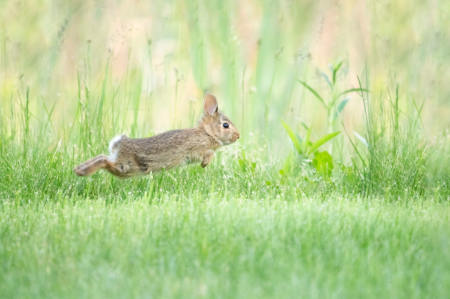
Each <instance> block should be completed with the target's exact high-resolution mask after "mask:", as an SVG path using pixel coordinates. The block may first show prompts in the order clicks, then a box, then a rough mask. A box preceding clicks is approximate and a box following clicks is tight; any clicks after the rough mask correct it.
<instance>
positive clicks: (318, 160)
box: [313, 151, 334, 178]
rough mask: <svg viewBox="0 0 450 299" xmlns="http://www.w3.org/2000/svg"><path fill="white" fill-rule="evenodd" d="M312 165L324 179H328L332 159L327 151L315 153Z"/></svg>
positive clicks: (331, 167) (332, 166)
mask: <svg viewBox="0 0 450 299" xmlns="http://www.w3.org/2000/svg"><path fill="white" fill-rule="evenodd" d="M313 165H314V167H315V168H316V170H317V172H319V173H320V174H321V175H322V176H323V177H324V178H329V177H330V176H331V171H332V170H333V168H334V165H333V158H332V157H331V155H330V154H329V153H328V152H327V151H323V152H320V153H315V154H314V159H313Z"/></svg>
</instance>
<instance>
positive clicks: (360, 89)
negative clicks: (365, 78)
mask: <svg viewBox="0 0 450 299" xmlns="http://www.w3.org/2000/svg"><path fill="white" fill-rule="evenodd" d="M358 91H360V92H361V93H362V92H363V91H365V92H369V90H368V89H366V88H351V89H347V90H345V91H343V92H341V93H340V94H338V95H337V97H336V98H339V97H340V96H342V95H344V94H347V93H350V92H358ZM360 96H362V94H360Z"/></svg>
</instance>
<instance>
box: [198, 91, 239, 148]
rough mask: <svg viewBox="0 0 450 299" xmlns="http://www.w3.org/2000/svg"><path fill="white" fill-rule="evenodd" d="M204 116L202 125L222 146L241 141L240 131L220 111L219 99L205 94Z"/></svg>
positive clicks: (201, 121)
mask: <svg viewBox="0 0 450 299" xmlns="http://www.w3.org/2000/svg"><path fill="white" fill-rule="evenodd" d="M203 110H204V114H203V117H202V119H201V120H200V125H199V127H201V128H202V129H203V130H205V132H206V133H207V134H208V135H210V136H212V137H213V138H214V139H215V140H216V141H217V142H218V143H220V145H228V144H231V143H233V142H236V140H238V139H239V131H238V130H237V129H236V127H235V126H234V124H233V123H232V122H231V120H230V119H229V118H228V117H226V116H225V115H224V114H223V113H222V112H221V111H219V105H218V103H217V99H216V97H215V96H213V95H212V94H210V93H206V94H205V98H204V104H203Z"/></svg>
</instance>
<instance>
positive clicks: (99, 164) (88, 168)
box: [73, 155, 115, 176]
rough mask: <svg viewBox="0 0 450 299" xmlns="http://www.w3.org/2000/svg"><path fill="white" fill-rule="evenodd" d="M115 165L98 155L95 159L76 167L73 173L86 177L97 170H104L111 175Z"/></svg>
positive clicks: (103, 156)
mask: <svg viewBox="0 0 450 299" xmlns="http://www.w3.org/2000/svg"><path fill="white" fill-rule="evenodd" d="M114 164H115V163H114V162H111V161H109V159H108V157H107V156H105V155H99V156H97V157H95V158H92V159H90V160H87V161H86V162H84V163H83V164H80V165H78V166H77V167H75V168H74V170H73V171H74V172H75V173H76V174H77V175H78V176H88V175H92V174H94V173H95V172H97V171H98V170H99V169H106V170H108V171H109V172H111V173H113V171H114V169H115V165H114ZM113 174H114V173H113Z"/></svg>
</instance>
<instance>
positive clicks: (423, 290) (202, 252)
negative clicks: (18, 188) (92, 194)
mask: <svg viewBox="0 0 450 299" xmlns="http://www.w3.org/2000/svg"><path fill="white" fill-rule="evenodd" d="M0 219H1V231H0V238H1V240H2V242H1V246H0V260H1V269H2V275H1V278H0V293H1V294H2V297H3V298H299V297H301V298H303V297H304V298H362V297H364V298H427V297H429V298H445V297H446V296H447V294H448V291H449V289H450V270H449V269H450V258H449V256H448V252H449V247H450V225H449V220H450V209H449V205H448V203H435V202H432V201H417V202H401V201H400V202H396V203H387V202H384V201H383V200H379V199H376V198H373V199H371V200H364V199H361V198H360V199H357V198H355V199H349V198H344V197H331V198H323V199H319V198H295V197H293V196H290V195H286V196H285V197H283V198H277V199H271V198H270V197H267V198H230V199H225V198H223V197H221V196H218V194H217V193H211V194H210V196H208V197H203V196H202V197H198V196H195V195H193V194H191V195H189V196H186V197H181V196H176V195H172V196H169V195H166V196H161V197H160V198H157V199H156V198H154V197H143V198H141V199H135V198H134V197H128V198H126V199H125V200H105V199H89V200H86V199H77V198H71V199H67V198H66V199H63V200H61V201H57V202H50V203H40V202H35V203H32V204H28V205H18V204H17V203H14V202H4V203H3V204H2V206H1V210H0Z"/></svg>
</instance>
